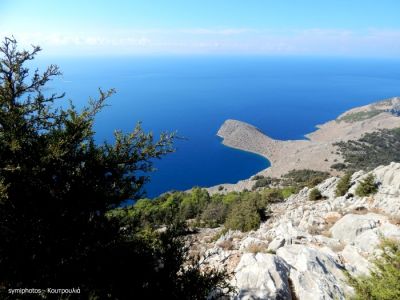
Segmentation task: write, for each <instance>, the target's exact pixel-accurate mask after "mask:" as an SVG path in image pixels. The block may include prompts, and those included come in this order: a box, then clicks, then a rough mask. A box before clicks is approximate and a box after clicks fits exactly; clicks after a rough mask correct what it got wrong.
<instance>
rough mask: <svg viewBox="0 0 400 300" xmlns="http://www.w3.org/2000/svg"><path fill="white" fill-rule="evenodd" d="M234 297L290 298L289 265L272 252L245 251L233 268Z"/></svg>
mask: <svg viewBox="0 0 400 300" xmlns="http://www.w3.org/2000/svg"><path fill="white" fill-rule="evenodd" d="M235 273H236V274H235V280H236V286H237V287H238V289H239V293H238V295H237V296H236V297H235V299H288V300H290V299H292V298H291V293H290V289H289V281H288V277H289V266H288V265H287V264H286V262H285V261H284V260H283V259H282V258H280V257H278V256H276V255H272V254H266V253H257V254H250V253H246V254H244V255H243V256H242V258H241V260H240V262H239V264H238V266H237V267H236V270H235Z"/></svg>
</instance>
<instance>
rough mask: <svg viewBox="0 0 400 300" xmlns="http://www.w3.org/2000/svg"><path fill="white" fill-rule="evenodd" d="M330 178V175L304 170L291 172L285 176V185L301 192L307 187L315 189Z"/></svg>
mask: <svg viewBox="0 0 400 300" xmlns="http://www.w3.org/2000/svg"><path fill="white" fill-rule="evenodd" d="M328 177H329V173H327V172H321V171H315V170H309V169H302V170H291V171H289V172H288V173H287V174H285V175H283V185H285V186H293V187H296V189H297V190H300V189H302V188H304V187H306V186H308V187H310V188H311V187H314V186H316V185H317V184H320V183H321V182H322V181H324V180H325V179H326V178H328Z"/></svg>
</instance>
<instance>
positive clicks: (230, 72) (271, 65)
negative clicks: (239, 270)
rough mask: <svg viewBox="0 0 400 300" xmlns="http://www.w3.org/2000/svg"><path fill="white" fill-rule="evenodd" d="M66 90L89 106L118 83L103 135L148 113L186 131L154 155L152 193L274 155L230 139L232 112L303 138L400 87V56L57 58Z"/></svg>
mask: <svg viewBox="0 0 400 300" xmlns="http://www.w3.org/2000/svg"><path fill="white" fill-rule="evenodd" d="M37 62H38V63H39V65H40V66H43V65H45V64H48V63H50V62H51V63H55V64H58V65H59V66H60V68H61V69H62V71H63V76H62V77H61V78H60V79H59V80H55V81H53V82H52V83H51V84H50V85H49V87H50V90H51V91H53V90H54V91H65V92H66V95H67V96H66V99H71V100H73V102H74V103H75V104H76V105H77V107H81V106H82V105H83V104H84V103H85V102H86V101H87V99H88V98H89V96H92V97H96V96H97V89H98V88H99V87H101V88H102V89H108V88H115V89H116V90H117V94H116V95H114V96H113V97H112V98H111V99H109V102H108V104H109V105H110V106H109V107H106V108H105V109H104V110H103V111H102V112H101V113H100V114H99V115H98V117H97V119H96V124H95V130H96V139H97V141H99V142H101V141H103V140H109V141H112V134H113V131H114V129H122V130H123V131H125V132H128V131H129V130H131V129H132V128H133V127H134V126H135V124H136V122H137V121H142V125H143V127H144V129H146V130H152V131H153V132H154V133H156V134H158V133H159V132H161V131H163V130H166V131H177V132H178V135H179V136H182V137H185V138H186V139H185V140H177V141H176V145H175V146H176V152H175V153H173V154H170V155H168V156H167V157H165V158H164V159H162V160H159V161H158V160H157V161H156V162H155V167H156V168H157V171H156V172H154V173H153V174H152V176H151V183H150V184H148V185H147V186H146V190H147V192H148V196H150V197H153V196H156V195H158V194H160V193H163V192H166V191H168V190H173V189H177V190H185V189H188V188H191V187H192V186H211V185H215V184H219V183H226V182H232V183H233V182H236V181H238V180H240V179H244V178H248V177H249V176H250V175H252V174H254V173H256V172H258V171H260V170H262V169H264V168H266V167H267V166H268V161H267V160H265V159H264V158H262V157H259V156H257V155H254V154H250V153H246V152H243V151H239V150H234V149H230V148H228V147H225V146H223V145H222V144H221V140H220V139H219V138H218V137H217V136H216V132H217V130H218V128H219V127H220V126H221V124H222V123H223V122H224V120H226V119H228V118H232V119H238V120H241V121H245V122H248V123H251V124H253V125H255V126H257V127H258V128H260V129H261V130H263V131H264V132H265V133H266V134H268V135H270V136H272V137H274V138H278V139H301V138H303V136H304V134H307V133H309V132H311V131H313V130H315V126H316V125H317V124H320V123H323V122H326V121H328V120H330V119H333V118H335V117H336V116H337V115H338V114H340V113H342V112H344V111H345V110H347V109H349V108H352V107H354V106H359V105H364V104H368V103H370V102H373V101H377V100H380V99H384V98H388V97H392V96H396V95H400V60H378V59H338V58H288V57H207V56H198V57H174V56H170V57H124V58H112V57H108V58H57V57H54V58H52V59H48V58H47V59H45V60H44V59H42V60H37Z"/></svg>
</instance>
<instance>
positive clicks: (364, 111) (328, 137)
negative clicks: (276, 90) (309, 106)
mask: <svg viewBox="0 0 400 300" xmlns="http://www.w3.org/2000/svg"><path fill="white" fill-rule="evenodd" d="M399 108H400V97H394V98H390V99H385V100H382V101H378V102H374V103H371V104H368V105H365V106H360V107H355V108H352V109H350V110H348V111H346V112H344V113H342V114H340V115H339V116H338V117H337V118H336V119H334V120H331V121H328V122H326V123H324V124H321V125H316V128H317V129H316V130H315V131H313V132H310V133H308V134H306V135H305V138H306V139H304V140H276V139H273V138H271V137H269V136H268V135H266V134H265V133H264V132H262V131H261V130H260V129H258V128H257V127H255V126H253V125H251V124H248V123H245V122H242V121H238V120H232V119H228V120H226V121H225V122H224V123H223V124H222V126H221V127H220V129H219V130H218V132H217V136H219V137H221V138H222V144H223V145H225V146H227V147H231V148H235V149H239V150H242V151H247V152H251V153H255V154H258V155H261V156H263V157H265V158H266V159H267V160H268V161H269V162H270V166H269V167H268V168H266V169H263V170H262V171H260V172H258V173H257V175H264V176H271V177H281V176H282V175H284V174H286V173H287V172H289V171H290V170H293V169H297V170H299V169H312V170H317V171H324V172H329V173H330V174H331V175H333V176H335V175H339V172H338V171H335V170H332V169H331V165H332V164H334V163H339V162H343V157H341V155H340V154H339V153H338V152H337V150H336V146H334V145H333V144H334V143H336V142H339V141H348V140H356V139H359V138H360V137H361V136H362V135H364V134H365V133H368V132H373V131H376V130H379V129H391V128H396V127H400V117H399V116H397V115H395V114H393V113H390V111H391V110H395V109H396V110H398V109H399ZM360 116H361V117H360ZM362 116H366V117H362ZM350 120H351V121H350ZM254 175H256V174H254ZM254 175H253V176H254ZM250 178H251V177H250ZM253 184H254V182H253V181H252V180H250V179H245V180H241V181H239V182H237V183H235V184H227V183H225V184H219V185H217V186H213V187H209V188H207V189H208V190H209V192H211V193H215V192H216V191H218V190H220V189H221V188H220V186H223V192H229V191H241V190H244V189H251V188H252V185H253Z"/></svg>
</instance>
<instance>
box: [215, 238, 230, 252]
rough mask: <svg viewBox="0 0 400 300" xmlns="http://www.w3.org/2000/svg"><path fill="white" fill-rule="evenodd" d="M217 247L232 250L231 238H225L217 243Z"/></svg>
mask: <svg viewBox="0 0 400 300" xmlns="http://www.w3.org/2000/svg"><path fill="white" fill-rule="evenodd" d="M217 246H218V247H220V248H221V249H224V250H232V249H233V243H232V241H231V240H225V241H222V242H220V243H218V244H217Z"/></svg>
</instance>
